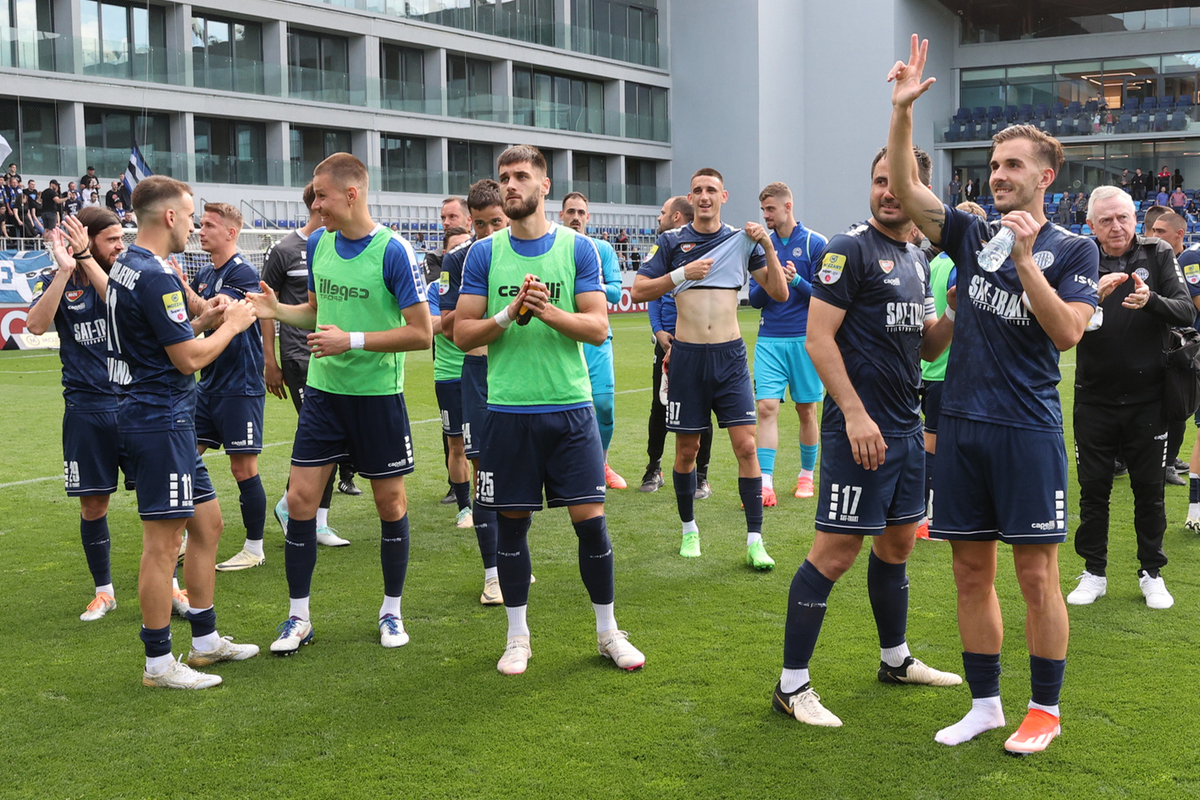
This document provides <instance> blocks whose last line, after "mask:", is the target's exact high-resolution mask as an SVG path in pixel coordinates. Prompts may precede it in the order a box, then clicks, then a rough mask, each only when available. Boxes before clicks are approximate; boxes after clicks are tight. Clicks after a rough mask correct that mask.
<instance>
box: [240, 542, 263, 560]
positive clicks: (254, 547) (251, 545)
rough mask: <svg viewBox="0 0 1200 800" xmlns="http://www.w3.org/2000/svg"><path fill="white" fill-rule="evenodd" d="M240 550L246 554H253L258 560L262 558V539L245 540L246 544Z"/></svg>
mask: <svg viewBox="0 0 1200 800" xmlns="http://www.w3.org/2000/svg"><path fill="white" fill-rule="evenodd" d="M242 549H243V550H245V551H246V552H248V553H254V555H256V556H258V557H259V558H262V555H263V540H262V539H247V540H246V543H245V544H244V545H242Z"/></svg>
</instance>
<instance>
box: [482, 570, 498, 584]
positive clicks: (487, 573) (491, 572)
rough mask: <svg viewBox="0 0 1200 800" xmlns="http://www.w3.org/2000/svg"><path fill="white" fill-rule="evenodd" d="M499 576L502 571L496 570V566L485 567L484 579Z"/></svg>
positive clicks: (494, 578)
mask: <svg viewBox="0 0 1200 800" xmlns="http://www.w3.org/2000/svg"><path fill="white" fill-rule="evenodd" d="M499 577H500V573H499V572H498V571H497V570H496V568H495V567H484V569H483V579H484V580H485V581H492V580H497V579H499Z"/></svg>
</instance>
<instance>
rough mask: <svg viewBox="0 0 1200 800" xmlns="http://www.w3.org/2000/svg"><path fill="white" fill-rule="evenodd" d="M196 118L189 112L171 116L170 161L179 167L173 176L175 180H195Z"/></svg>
mask: <svg viewBox="0 0 1200 800" xmlns="http://www.w3.org/2000/svg"><path fill="white" fill-rule="evenodd" d="M195 150H196V116H195V115H194V114H193V113H192V112H190V111H181V112H178V113H175V114H172V115H171V153H172V160H173V161H174V162H175V164H176V165H178V166H179V167H180V169H179V170H178V171H177V173H176V174H175V175H174V176H173V177H174V178H176V179H177V180H181V181H185V182H188V183H190V182H193V181H195V180H196V157H195V155H194V154H195Z"/></svg>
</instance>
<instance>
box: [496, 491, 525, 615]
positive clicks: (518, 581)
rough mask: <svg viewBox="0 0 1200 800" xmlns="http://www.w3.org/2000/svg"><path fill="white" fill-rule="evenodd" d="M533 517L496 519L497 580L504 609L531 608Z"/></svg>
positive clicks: (498, 516)
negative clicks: (530, 552)
mask: <svg viewBox="0 0 1200 800" xmlns="http://www.w3.org/2000/svg"><path fill="white" fill-rule="evenodd" d="M531 522H533V517H531V516H530V517H523V518H516V519H513V518H512V517H506V516H504V515H503V514H501V515H497V517H496V528H497V536H496V577H498V578H499V579H500V591H501V592H502V593H503V594H504V605H506V606H513V607H515V606H524V605H529V576H530V575H532V574H533V563H532V561H531V560H530V558H529V525H530V523H531Z"/></svg>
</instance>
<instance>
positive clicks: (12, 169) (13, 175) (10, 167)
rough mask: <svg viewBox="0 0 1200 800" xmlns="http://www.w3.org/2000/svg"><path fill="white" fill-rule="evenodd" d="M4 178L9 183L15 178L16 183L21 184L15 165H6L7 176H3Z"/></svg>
mask: <svg viewBox="0 0 1200 800" xmlns="http://www.w3.org/2000/svg"><path fill="white" fill-rule="evenodd" d="M4 177H5V178H6V179H7V180H10V181H11V180H12V179H13V178H16V179H17V183H20V182H21V175H20V174H19V173H18V172H17V165H16V164H9V165H8V174H7V175H5V176H4Z"/></svg>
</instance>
